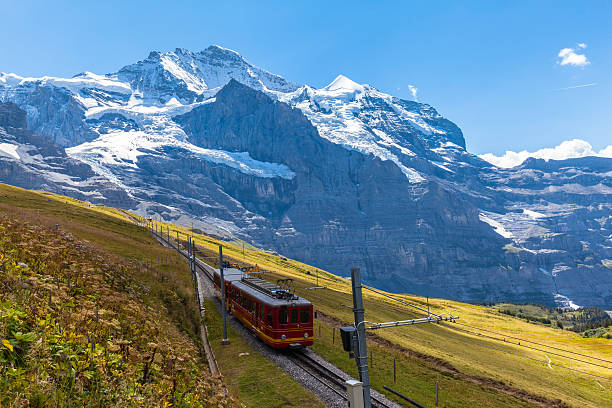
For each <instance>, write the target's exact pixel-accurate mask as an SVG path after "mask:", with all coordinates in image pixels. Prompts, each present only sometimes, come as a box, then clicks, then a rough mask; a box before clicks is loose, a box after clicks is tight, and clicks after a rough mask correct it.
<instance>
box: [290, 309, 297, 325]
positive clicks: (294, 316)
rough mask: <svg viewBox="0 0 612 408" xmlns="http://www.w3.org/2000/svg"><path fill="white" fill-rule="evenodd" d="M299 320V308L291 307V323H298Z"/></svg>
mask: <svg viewBox="0 0 612 408" xmlns="http://www.w3.org/2000/svg"><path fill="white" fill-rule="evenodd" d="M297 322H298V310H297V309H291V323H297Z"/></svg>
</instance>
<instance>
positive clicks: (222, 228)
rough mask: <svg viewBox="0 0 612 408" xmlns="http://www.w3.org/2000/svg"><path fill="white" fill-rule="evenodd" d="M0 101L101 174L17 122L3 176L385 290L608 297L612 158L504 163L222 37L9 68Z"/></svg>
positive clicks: (446, 132)
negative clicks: (44, 147)
mask: <svg viewBox="0 0 612 408" xmlns="http://www.w3.org/2000/svg"><path fill="white" fill-rule="evenodd" d="M0 101H3V102H12V103H15V104H16V105H17V106H18V110H19V111H20V112H24V116H25V117H26V121H27V123H23V124H22V125H23V126H22V127H21V128H20V129H22V130H21V131H22V132H23V131H24V130H23V129H24V128H26V127H27V131H28V132H30V134H31V135H37V136H36V138H38V139H37V140H38V142H37V143H38V144H41V143H42V144H45V143H46V144H52V145H53V146H55V149H56V150H57V152H58V153H56V154H55V155H54V156H53V157H64V159H60V160H59V161H60V162H61V161H62V160H63V161H73V162H75V163H80V164H81V165H83V166H84V168H86V169H88V170H87V171H89V172H91V174H89V173H88V176H87V177H85V176H84V175H83V174H84V173H83V174H81V175H80V177H81V178H82V179H80V180H79V181H78V182H77V181H75V180H76V179H75V178H74V177H76V176H75V175H74V174H72V175H71V173H70V172H69V170H66V169H64V170H63V171H62V170H61V168H55V169H54V170H44V169H45V167H44V166H43V165H40V164H39V165H38V166H35V165H33V164H32V162H28V161H27V160H24V159H23V158H22V157H35V156H36V155H32V154H30V156H26V155H25V154H23V155H21V154H18V153H19V152H26V150H25V147H24V146H26V145H29V146H32V145H33V144H32V143H31V140H27V141H26V140H24V139H23V137H22V138H21V139H19V140H18V138H16V137H15V133H16V132H17V133H18V131H17V130H16V129H17V128H15V127H14V126H12V127H11V126H8V125H7V126H5V127H4V133H0V163H3V165H4V167H5V171H4V172H3V173H0V174H2V177H1V178H0V180H4V181H8V182H11V183H13V184H21V185H24V186H27V187H32V186H36V185H37V183H38V186H42V187H45V188H49V189H53V190H54V191H61V192H63V193H66V194H72V195H78V194H81V197H82V194H83V193H82V191H88V192H90V195H89V196H88V197H90V198H89V199H90V200H91V201H95V202H107V203H109V204H115V205H121V206H123V207H126V208H131V209H134V210H137V211H140V212H141V213H143V214H144V213H146V214H160V215H161V216H163V217H164V218H167V219H173V220H175V221H177V220H178V221H179V222H183V223H185V224H191V222H192V221H191V220H195V225H197V226H198V227H199V228H202V229H205V230H207V231H210V232H213V233H215V234H218V235H222V236H230V235H236V236H240V237H242V238H245V239H247V240H250V241H252V242H253V243H255V244H257V245H259V246H263V247H266V248H270V249H274V250H277V251H279V252H282V253H284V254H286V255H288V256H292V257H295V258H298V259H301V260H304V261H306V262H310V263H313V264H317V265H320V266H321V267H324V268H327V269H330V270H332V271H334V272H336V273H339V274H344V273H346V269H347V268H348V267H349V266H360V267H361V268H362V270H364V273H365V276H366V277H367V279H368V281H369V282H370V283H373V284H375V285H378V286H379V287H385V288H390V289H394V290H405V291H408V292H417V293H421V294H424V295H430V296H445V297H452V298H458V299H464V300H471V301H488V300H502V299H503V300H515V301H516V300H521V301H538V302H541V303H549V304H553V303H554V302H555V299H557V300H558V299H566V298H567V299H570V300H572V301H574V302H575V303H577V304H582V305H598V306H603V307H610V306H612V274H611V273H610V272H611V270H610V268H611V267H612V261H611V260H610V259H612V253H610V249H609V248H610V247H612V245H610V234H611V229H612V225H611V222H612V221H610V215H611V213H612V212H611V208H610V207H611V206H612V205H611V204H610V203H611V201H612V200H610V197H611V196H612V188H611V186H612V182H611V178H610V176H611V174H612V159H605V158H604V159H600V160H594V158H584V159H579V160H566V161H561V162H552V161H551V162H548V163H544V162H542V163H540V162H539V161H537V160H536V161H534V160H531V161H529V160H528V161H527V162H525V163H523V165H521V166H519V167H517V168H513V169H498V168H496V167H494V166H492V165H491V164H490V163H487V162H485V161H483V160H482V159H480V158H478V157H477V156H475V155H472V154H470V153H469V152H467V151H466V150H465V140H464V137H463V134H462V132H461V130H460V129H459V128H458V127H457V126H456V125H455V124H454V123H452V122H450V121H449V120H447V119H445V118H443V117H442V116H441V115H440V114H439V113H438V112H436V110H435V109H434V108H433V107H431V106H429V105H427V104H422V103H417V102H412V101H406V100H401V99H399V98H396V97H393V96H391V95H388V94H385V93H383V92H380V91H378V90H377V89H375V88H374V87H372V86H370V85H365V84H357V83H355V82H353V81H351V80H350V79H348V78H346V77H344V76H342V75H339V76H338V77H337V78H336V79H335V80H334V81H332V82H331V83H330V84H329V85H328V86H326V87H323V88H320V89H316V88H313V87H311V86H308V85H305V84H295V83H291V82H289V81H287V80H285V79H283V78H281V77H279V76H277V75H274V74H271V73H269V72H266V71H264V70H262V69H260V68H257V67H255V66H253V65H251V64H250V63H248V62H247V61H246V60H244V59H243V58H242V57H241V56H240V55H239V54H238V53H236V52H235V51H232V50H227V49H224V48H222V47H218V46H212V47H209V48H207V49H206V50H204V51H201V52H197V53H193V52H190V51H187V50H183V49H177V50H175V51H174V52H166V53H159V52H152V53H150V55H149V56H148V57H147V58H146V59H144V60H142V61H139V62H137V63H135V64H132V65H128V66H126V67H124V68H122V69H120V70H119V71H117V72H116V73H113V74H107V75H97V74H93V73H82V74H78V75H76V76H74V77H73V78H53V77H43V78H22V77H19V76H18V75H15V74H0ZM15 108H17V107H15ZM9 110H14V109H13V108H11V109H9ZM17 114H18V113H17ZM0 128H2V123H0ZM43 138H44V143H43V142H42V140H43ZM34 144H36V143H34ZM64 149H65V150H64ZM29 151H30V152H32V153H36V152H35V151H32V150H31V149H30V150H29ZM64 151H65V153H64ZM62 155H63V156H62ZM38 156H40V157H39V162H40V163H42V162H44V161H45V160H47V162H49V160H50V159H46V158H45V156H44V155H40V154H39V155H38ZM28 160H30V159H28ZM41 160H42V161H41ZM54 160H55V162H58V160H56V159H54ZM47 162H46V163H47ZM45 165H47V166H48V163H47V164H45ZM33 171H35V172H36V174H37V176H36V177H37V178H32V177H30V176H23V177H21V179H20V175H21V174H24V175H25V174H26V173H27V172H30V173H31V172H33ZM30 173H28V174H30ZM58 174H65V178H64V179H62V177H60V176H58ZM69 176H70V177H72V178H70V177H69ZM66 177H67V178H66ZM83 177H85V178H83ZM22 179H23V180H26V179H27V180H29V181H28V183H26V182H25V181H23V180H22ZM20 180H21V181H20ZM32 180H35V181H32ZM79 183H81V184H79ZM92 183H93V184H92ZM96 183H99V185H100V186H102V185H104V186H105V187H104V188H102V187H101V188H100V189H99V190H100V191H98V192H97V194H91V192H92V187H91V186H92V185H94V186H95V185H96ZM79 186H81V187H79ZM111 186H112V188H111ZM93 190H96V189H95V187H94V188H93ZM111 191H112V193H111ZM117 191H121V192H122V194H123V195H118V194H117ZM347 265H348V266H347Z"/></svg>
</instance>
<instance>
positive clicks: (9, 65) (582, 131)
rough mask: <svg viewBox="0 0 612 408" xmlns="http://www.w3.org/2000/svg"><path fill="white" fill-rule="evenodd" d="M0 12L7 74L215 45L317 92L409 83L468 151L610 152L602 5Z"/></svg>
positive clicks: (607, 45) (19, 7)
mask: <svg viewBox="0 0 612 408" xmlns="http://www.w3.org/2000/svg"><path fill="white" fill-rule="evenodd" d="M220 3H223V4H220ZM583 3H584V4H583ZM0 11H1V14H2V24H0V36H1V38H2V39H3V41H2V45H1V48H0V71H3V72H14V73H17V74H20V75H27V76H42V75H52V76H72V75H74V74H76V73H78V72H82V71H86V70H87V71H92V72H95V73H107V72H114V71H117V70H118V69H119V68H121V67H122V66H124V65H126V64H129V63H132V62H135V61H137V60H140V59H143V58H145V57H146V56H147V55H148V53H149V51H151V50H158V51H168V50H173V49H174V48H177V47H182V48H188V49H191V50H194V51H197V50H201V49H204V48H206V47H207V46H208V45H210V44H219V45H222V46H224V47H227V48H232V49H235V50H237V51H238V52H240V53H241V54H242V55H243V56H244V57H245V58H246V59H247V60H249V61H250V62H251V63H253V64H255V65H258V66H260V67H262V68H264V69H267V70H269V71H271V72H274V73H277V74H279V75H282V76H284V77H285V78H287V79H289V80H291V81H294V82H300V83H308V84H310V85H313V86H317V87H320V86H324V85H327V84H328V83H329V82H331V81H332V80H333V79H334V78H335V77H336V75H338V74H344V75H346V76H348V77H349V78H351V79H353V80H354V81H356V82H360V83H369V84H371V85H373V86H375V87H377V88H378V89H380V90H382V91H385V92H388V93H391V94H393V95H395V96H398V97H402V98H406V99H412V94H411V91H410V89H409V85H412V86H414V87H416V88H417V89H418V92H417V98H418V100H419V101H420V102H426V103H429V104H431V105H433V106H434V107H435V108H436V109H438V111H439V112H440V113H442V114H443V115H444V116H446V117H447V118H449V119H450V120H452V121H454V122H455V123H457V124H458V125H459V126H460V127H461V128H462V130H463V132H464V134H465V137H466V141H467V145H468V150H470V151H472V152H474V153H478V154H481V153H488V152H492V153H495V154H500V153H503V152H504V151H505V150H516V151H518V150H523V149H527V150H530V151H533V150H537V149H540V148H543V147H551V146H555V145H558V144H559V143H561V142H562V141H564V140H568V139H574V138H579V139H584V140H586V141H588V142H589V143H591V144H592V145H593V147H594V148H595V149H596V150H599V149H602V148H604V147H606V146H607V145H609V144H612V103H611V102H612V99H611V96H612V84H611V80H610V79H611V75H610V73H612V24H611V23H610V22H611V21H612V2H608V1H602V2H597V1H590V2H588V3H587V2H575V1H574V2H564V1H549V2H547V1H538V2H527V1H525V2H522V1H511V2H498V1H482V2H476V1H473V2H459V1H435V2H433V1H430V2H425V1H420V2H416V1H415V2H403V1H402V2H399V1H398V2H392V1H386V2H371V1H370V2H362V3H360V2H357V1H337V2H329V1H322V2H318V1H308V2H299V3H298V2H294V1H279V2H274V1H269V2H263V1H262V2H241V1H226V2H214V3H207V2H203V1H193V2H187V1H175V2H168V1H163V2H155V1H147V2H145V1H142V2H141V1H131V0H123V1H104V2H79V1H72V2H70V1H61V0H56V1H53V2H49V1H42V0H41V1H38V2H36V1H28V0H19V1H15V0H3V2H2V5H0ZM579 44H583V45H585V46H586V47H581V46H579ZM566 48H568V49H571V50H572V51H567V50H566V51H565V52H564V53H563V54H562V55H563V56H564V57H565V59H566V64H565V65H561V64H560V63H561V62H562V58H561V57H559V56H558V55H559V53H560V52H561V50H563V49H566ZM582 55H583V56H584V57H581V56H582ZM589 84H594V85H589ZM580 85H589V86H583V87H576V86H580ZM571 87H576V88H571ZM566 88H567V89H566Z"/></svg>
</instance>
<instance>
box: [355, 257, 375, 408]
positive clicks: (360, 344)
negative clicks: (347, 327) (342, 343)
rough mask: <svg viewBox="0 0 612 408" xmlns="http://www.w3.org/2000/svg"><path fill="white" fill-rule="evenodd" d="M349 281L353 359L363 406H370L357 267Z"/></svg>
mask: <svg viewBox="0 0 612 408" xmlns="http://www.w3.org/2000/svg"><path fill="white" fill-rule="evenodd" d="M351 283H352V286H353V313H354V314H355V329H356V332H357V350H356V353H355V360H356V361H357V370H358V371H359V381H361V382H362V383H363V403H364V408H371V406H372V403H371V401H370V374H369V372H368V350H367V346H366V333H365V310H364V308H363V296H362V293H361V272H360V270H359V268H352V269H351Z"/></svg>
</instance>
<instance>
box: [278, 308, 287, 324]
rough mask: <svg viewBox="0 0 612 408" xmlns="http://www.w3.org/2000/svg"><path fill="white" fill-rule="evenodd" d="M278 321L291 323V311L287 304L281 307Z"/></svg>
mask: <svg viewBox="0 0 612 408" xmlns="http://www.w3.org/2000/svg"><path fill="white" fill-rule="evenodd" d="M278 323H280V324H287V323H289V312H288V311H287V308H286V307H285V306H283V307H281V308H280V310H279V311H278Z"/></svg>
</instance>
